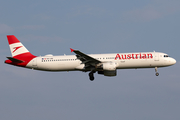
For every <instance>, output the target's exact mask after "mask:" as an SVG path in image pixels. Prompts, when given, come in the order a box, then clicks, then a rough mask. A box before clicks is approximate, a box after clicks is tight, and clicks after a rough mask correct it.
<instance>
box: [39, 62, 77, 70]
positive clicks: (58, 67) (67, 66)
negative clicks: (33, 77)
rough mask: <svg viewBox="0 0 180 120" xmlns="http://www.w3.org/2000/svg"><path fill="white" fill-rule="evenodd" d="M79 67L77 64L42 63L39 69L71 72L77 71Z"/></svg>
mask: <svg viewBox="0 0 180 120" xmlns="http://www.w3.org/2000/svg"><path fill="white" fill-rule="evenodd" d="M78 65H79V64H78V63H76V62H54V63H53V62H49V63H45V62H44V63H43V62H41V63H40V64H38V69H40V70H47V71H71V70H75V68H76V67H77V66H78Z"/></svg>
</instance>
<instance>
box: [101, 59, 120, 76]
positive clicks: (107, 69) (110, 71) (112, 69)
mask: <svg viewBox="0 0 180 120" xmlns="http://www.w3.org/2000/svg"><path fill="white" fill-rule="evenodd" d="M102 68H103V70H102V71H98V74H103V75H104V76H116V74H117V71H116V63H114V62H108V63H103V64H102Z"/></svg>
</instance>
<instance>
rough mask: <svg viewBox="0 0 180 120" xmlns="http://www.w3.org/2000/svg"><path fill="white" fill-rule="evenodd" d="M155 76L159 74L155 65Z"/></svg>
mask: <svg viewBox="0 0 180 120" xmlns="http://www.w3.org/2000/svg"><path fill="white" fill-rule="evenodd" d="M155 72H156V74H155V75H156V76H159V73H158V72H157V67H155Z"/></svg>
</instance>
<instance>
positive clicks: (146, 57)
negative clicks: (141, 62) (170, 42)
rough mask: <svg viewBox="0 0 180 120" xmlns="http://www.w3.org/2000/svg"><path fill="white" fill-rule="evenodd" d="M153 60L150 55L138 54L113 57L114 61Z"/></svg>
mask: <svg viewBox="0 0 180 120" xmlns="http://www.w3.org/2000/svg"><path fill="white" fill-rule="evenodd" d="M151 58H153V56H152V54H151V53H147V54H145V53H143V54H141V53H139V54H117V55H116V57H115V60H117V59H120V60H121V59H123V60H124V59H151Z"/></svg>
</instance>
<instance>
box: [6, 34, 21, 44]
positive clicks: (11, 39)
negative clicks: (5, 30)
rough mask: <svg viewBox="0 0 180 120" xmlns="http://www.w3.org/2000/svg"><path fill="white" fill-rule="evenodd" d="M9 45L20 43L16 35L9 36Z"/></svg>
mask: <svg viewBox="0 0 180 120" xmlns="http://www.w3.org/2000/svg"><path fill="white" fill-rule="evenodd" d="M7 39H8V42H9V45H11V44H14V43H19V42H20V41H19V40H18V39H17V38H16V37H15V36H14V35H7Z"/></svg>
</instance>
